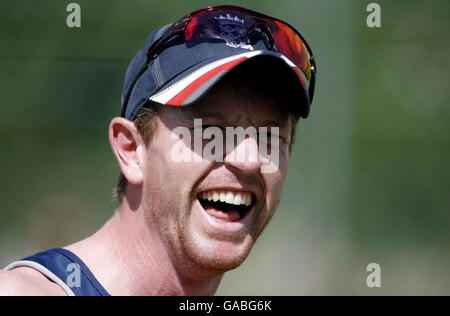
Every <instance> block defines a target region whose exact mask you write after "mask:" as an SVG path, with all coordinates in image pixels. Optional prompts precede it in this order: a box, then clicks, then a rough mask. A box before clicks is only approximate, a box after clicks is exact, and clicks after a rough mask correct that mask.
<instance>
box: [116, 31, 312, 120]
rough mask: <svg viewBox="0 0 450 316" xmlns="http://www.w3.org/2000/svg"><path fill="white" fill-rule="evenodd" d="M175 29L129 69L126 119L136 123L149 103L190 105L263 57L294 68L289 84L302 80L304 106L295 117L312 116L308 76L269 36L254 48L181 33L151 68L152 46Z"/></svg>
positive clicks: (143, 51)
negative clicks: (191, 38)
mask: <svg viewBox="0 0 450 316" xmlns="http://www.w3.org/2000/svg"><path fill="white" fill-rule="evenodd" d="M169 27H170V25H166V26H163V27H160V28H158V29H156V30H155V31H153V32H152V33H151V34H150V37H149V38H148V42H147V45H145V47H144V48H142V49H141V50H140V51H139V52H138V53H137V55H136V56H135V57H134V58H133V60H132V61H131V63H130V65H129V66H128V69H127V72H126V75H125V85H124V91H123V95H122V116H124V117H125V118H127V119H129V120H133V119H134V118H135V117H136V114H137V113H138V111H139V109H140V108H141V107H142V106H143V105H144V104H146V103H147V102H148V101H153V102H157V103H160V104H165V105H171V106H185V105H190V104H192V103H194V102H195V101H196V100H198V99H199V98H200V97H202V96H203V95H204V94H205V93H206V92H207V91H208V90H209V89H211V88H212V87H213V86H214V84H215V83H217V82H218V81H219V80H220V79H221V78H223V76H225V75H226V74H227V73H228V72H230V71H232V70H233V69H234V68H235V67H237V66H239V65H242V64H245V63H246V61H248V60H251V59H257V58H261V56H271V57H270V58H267V57H265V59H266V60H267V62H270V61H269V60H274V61H275V60H276V61H278V63H279V64H280V65H281V67H283V66H286V67H288V68H289V73H291V76H290V77H291V78H283V80H295V81H296V82H295V84H294V86H295V87H298V89H295V90H296V91H294V93H298V98H296V99H297V100H298V105H296V106H294V111H295V114H296V115H298V116H299V117H303V118H306V117H307V116H308V114H309V109H310V100H309V97H308V92H307V87H306V84H305V82H306V79H305V76H303V73H301V72H300V71H299V70H298V68H297V67H296V66H295V65H294V63H292V62H291V61H290V60H289V59H288V58H286V57H285V56H284V55H282V54H279V53H277V52H276V51H275V50H273V49H270V48H269V47H268V45H266V43H267V41H265V40H264V38H263V36H259V38H256V40H252V41H251V44H244V43H241V44H233V43H228V42H225V41H223V40H216V39H204V40H199V41H196V42H186V41H185V39H184V35H183V34H179V35H176V36H174V37H173V38H172V39H170V40H169V41H168V42H166V43H165V44H164V45H163V46H162V48H161V49H160V50H159V52H158V54H157V56H156V58H154V59H153V60H152V61H151V62H150V63H149V65H148V67H146V66H145V65H146V61H147V55H146V53H147V50H148V48H149V47H150V46H151V45H152V44H153V43H154V42H155V41H156V40H157V39H158V38H159V37H160V36H161V35H162V34H164V32H165V31H167V29H168V28H169ZM256 36H258V34H256ZM280 61H282V62H280ZM139 73H141V74H139ZM267 75H268V76H270V75H271V74H270V73H268V74H267ZM136 78H137V80H136ZM133 83H134V84H133ZM130 89H131V91H130ZM124 103H126V104H124ZM124 109H125V111H124Z"/></svg>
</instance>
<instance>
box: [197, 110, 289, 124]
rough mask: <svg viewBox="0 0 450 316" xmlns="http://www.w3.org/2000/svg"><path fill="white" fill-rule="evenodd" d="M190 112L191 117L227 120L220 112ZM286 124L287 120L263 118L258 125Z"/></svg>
mask: <svg viewBox="0 0 450 316" xmlns="http://www.w3.org/2000/svg"><path fill="white" fill-rule="evenodd" d="M191 114H192V116H193V117H204V118H212V119H217V120H219V121H227V120H228V118H227V116H226V115H224V114H223V113H220V112H207V111H198V110H195V111H192V112H191ZM288 125H289V123H288V121H285V122H280V121H278V120H274V119H268V120H264V121H262V122H261V123H260V124H259V126H278V127H281V128H283V127H287V126H288Z"/></svg>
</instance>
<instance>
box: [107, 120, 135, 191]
mask: <svg viewBox="0 0 450 316" xmlns="http://www.w3.org/2000/svg"><path fill="white" fill-rule="evenodd" d="M109 142H110V145H111V149H112V151H113V153H114V155H115V156H116V159H117V161H118V162H119V166H120V169H121V170H122V173H123V175H124V176H125V178H126V179H127V180H128V182H130V183H132V184H142V182H143V170H142V166H143V161H141V159H142V158H141V157H142V155H138V149H139V148H140V147H141V142H142V139H141V137H140V135H139V132H138V130H137V129H136V126H135V125H134V123H133V122H131V121H129V120H127V119H125V118H123V117H116V118H114V119H113V120H112V121H111V123H110V125H109Z"/></svg>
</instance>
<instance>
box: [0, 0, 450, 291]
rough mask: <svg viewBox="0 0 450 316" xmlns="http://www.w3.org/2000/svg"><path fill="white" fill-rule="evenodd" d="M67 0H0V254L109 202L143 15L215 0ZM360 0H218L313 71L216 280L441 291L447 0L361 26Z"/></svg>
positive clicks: (444, 276)
mask: <svg viewBox="0 0 450 316" xmlns="http://www.w3.org/2000/svg"><path fill="white" fill-rule="evenodd" d="M70 2H71V1H61V0H54V1H51V0H40V1H24V0H0V47H1V49H0V100H1V109H2V111H1V115H0V152H1V155H0V171H1V173H0V175H1V179H2V181H1V182H0V197H1V204H0V265H1V266H2V267H3V266H5V265H7V264H8V263H9V262H11V261H13V260H16V259H19V258H22V257H23V256H26V255H28V254H31V253H34V252H37V251H40V250H44V249H47V248H52V247H57V246H64V245H66V244H69V243H72V242H74V241H76V240H79V239H82V238H84V237H86V236H88V235H90V234H92V233H93V232H94V231H96V230H97V229H99V228H100V227H101V226H102V224H103V223H104V222H105V221H106V220H107V219H108V218H109V217H111V216H112V214H113V211H114V209H115V207H116V203H115V202H114V201H113V199H112V188H113V186H114V184H115V182H116V179H117V175H118V170H119V169H118V166H117V165H116V161H115V159H114V157H113V155H112V153H111V151H110V148H109V143H108V139H107V129H108V125H109V122H110V120H111V118H113V117H114V116H116V115H118V114H119V112H120V96H121V91H122V85H123V78H124V73H125V70H126V67H127V65H128V62H129V61H130V60H131V58H132V57H133V56H134V55H135V54H136V53H137V51H138V50H139V49H141V48H142V47H143V45H144V44H145V42H146V39H147V36H148V35H149V33H150V32H151V30H153V29H154V28H156V27H158V26H160V25H164V24H167V23H170V22H173V21H174V20H176V19H177V18H179V17H181V16H182V15H184V14H185V13H187V12H189V11H192V10H195V9H199V8H202V7H206V6H208V5H215V4H224V3H223V2H222V1H221V2H218V1H172V0H165V1H153V0H146V1H144V0H110V1H93V0H89V1H88V0H78V1H76V2H77V3H79V4H80V5H81V28H73V29H70V28H68V27H67V26H66V17H67V15H68V12H66V6H67V5H68V4H69V3H70ZM370 2H371V1H360V0H353V1H332V0H329V1H325V0H316V1H299V0H295V1H292V0H277V1H273V0H271V1H268V0H265V1H261V0H260V1H228V3H229V4H238V5H242V6H246V7H248V8H251V9H254V10H257V11H260V12H263V13H266V14H269V15H273V16H276V17H279V18H281V19H283V20H285V21H288V22H289V23H290V24H292V25H293V26H295V27H296V28H298V29H299V30H300V31H301V32H302V34H303V35H304V36H305V38H306V39H307V40H308V42H309V43H310V45H311V47H312V48H313V51H314V53H315V55H316V59H317V62H318V70H319V75H318V83H317V94H316V97H315V100H314V103H313V107H312V113H311V116H310V117H309V118H308V119H307V120H306V121H301V122H300V128H299V130H298V136H297V137H298V141H297V144H296V146H295V149H294V153H293V156H292V160H291V164H290V172H289V176H288V181H287V183H286V187H285V190H284V195H283V200H282V203H281V205H280V207H279V209H278V212H277V214H276V216H275V217H274V219H273V221H272V223H271V224H270V225H269V226H268V228H267V230H266V232H265V233H264V234H263V235H262V237H261V238H260V240H259V241H258V243H257V245H256V246H255V248H254V249H253V251H252V253H251V254H250V256H249V258H248V260H247V261H246V262H245V263H244V264H243V265H242V266H241V267H240V268H239V269H237V270H234V271H231V272H229V273H228V274H226V275H225V277H224V280H223V282H222V284H221V286H220V287H219V290H218V292H217V294H219V295H229V294H233V295H260V294H261V295H308V294H311V295H316V294H331V295H335V294H343V295H349V294H358V295H380V294H388V295H397V294H424V295H428V294H447V295H448V294H450V276H449V267H450V229H449V224H450V215H449V213H450V212H449V211H450V190H449V189H450V169H449V159H450V124H449V122H450V120H449V119H450V111H449V105H448V104H449V102H450V100H449V92H448V91H449V90H448V83H449V79H450V78H449V56H450V49H449V47H450V46H449V44H450V43H449V39H450V37H449V29H450V19H449V18H450V2H449V1H446V0H442V1H438V0H433V1H424V0H419V1H405V0H402V1H377V3H379V4H380V5H381V10H382V11H381V23H382V27H381V28H368V27H367V25H366V17H367V15H368V12H366V6H367V4H368V3H370ZM87 113H89V115H88V114H87ZM371 262H376V263H378V264H380V266H381V271H382V275H381V282H382V287H381V288H378V289H370V288H368V287H367V286H366V277H367V275H368V273H367V272H366V266H367V265H368V264H369V263H371Z"/></svg>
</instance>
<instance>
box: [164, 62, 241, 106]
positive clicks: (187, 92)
mask: <svg viewBox="0 0 450 316" xmlns="http://www.w3.org/2000/svg"><path fill="white" fill-rule="evenodd" d="M247 58H248V57H241V58H238V59H236V60H232V61H229V62H227V63H225V64H223V65H220V66H218V67H216V68H214V69H211V70H210V71H208V72H206V73H205V74H203V75H202V76H200V77H199V78H197V79H195V80H194V81H192V82H191V83H190V84H189V85H188V86H187V87H186V88H184V89H183V90H181V92H179V93H178V94H177V95H176V96H174V97H173V98H172V99H170V100H169V101H167V102H166V104H170V105H177V106H180V105H182V104H183V102H184V101H185V100H186V99H187V98H189V97H190V96H191V94H192V93H194V91H195V90H197V89H198V88H199V87H200V86H201V85H202V84H204V83H205V82H206V81H208V80H209V79H211V78H212V77H214V76H215V75H217V74H218V73H220V72H222V71H224V70H230V69H231V68H233V67H234V66H235V65H237V64H239V63H240V62H242V61H244V60H246V59H247Z"/></svg>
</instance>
